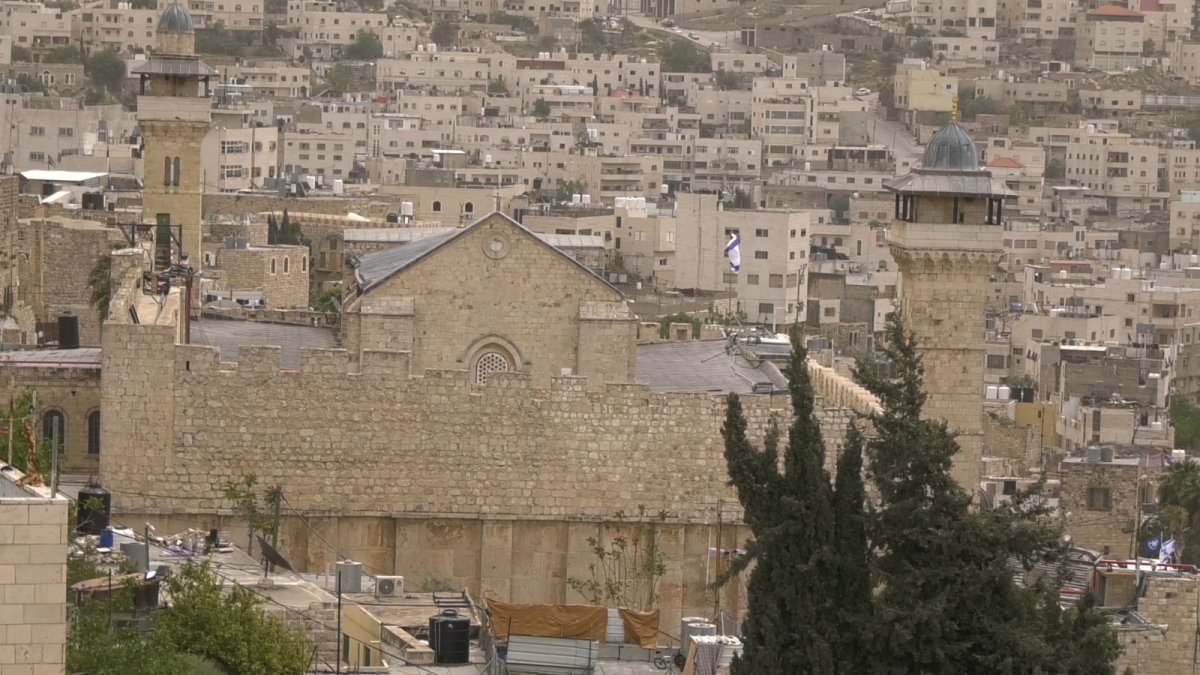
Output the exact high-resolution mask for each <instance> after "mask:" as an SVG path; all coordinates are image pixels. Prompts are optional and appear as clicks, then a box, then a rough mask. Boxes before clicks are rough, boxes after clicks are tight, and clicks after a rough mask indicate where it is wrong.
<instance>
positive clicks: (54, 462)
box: [50, 417, 59, 498]
mask: <svg viewBox="0 0 1200 675" xmlns="http://www.w3.org/2000/svg"><path fill="white" fill-rule="evenodd" d="M58 424H59V418H58V417H55V418H54V422H53V424H52V425H51V427H50V497H51V498H54V497H57V496H58V441H59V430H58Z"/></svg>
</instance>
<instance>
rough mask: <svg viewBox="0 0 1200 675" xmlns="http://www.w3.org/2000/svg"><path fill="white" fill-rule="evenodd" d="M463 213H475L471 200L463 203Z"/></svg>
mask: <svg viewBox="0 0 1200 675" xmlns="http://www.w3.org/2000/svg"><path fill="white" fill-rule="evenodd" d="M463 213H465V214H467V215H471V214H472V213H475V204H473V203H471V202H467V203H466V204H463Z"/></svg>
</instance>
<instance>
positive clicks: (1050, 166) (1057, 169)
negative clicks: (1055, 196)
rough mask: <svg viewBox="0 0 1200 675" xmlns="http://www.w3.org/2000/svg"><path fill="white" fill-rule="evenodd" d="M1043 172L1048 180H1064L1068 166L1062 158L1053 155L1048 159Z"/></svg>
mask: <svg viewBox="0 0 1200 675" xmlns="http://www.w3.org/2000/svg"><path fill="white" fill-rule="evenodd" d="M1042 173H1043V175H1044V176H1045V178H1046V180H1062V179H1063V178H1065V177H1066V175H1067V167H1066V165H1065V164H1063V161H1062V160H1061V159H1058V158H1057V157H1051V158H1050V159H1048V160H1046V168H1045V169H1044V170H1043V171H1042Z"/></svg>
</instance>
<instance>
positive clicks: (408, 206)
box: [400, 202, 413, 218]
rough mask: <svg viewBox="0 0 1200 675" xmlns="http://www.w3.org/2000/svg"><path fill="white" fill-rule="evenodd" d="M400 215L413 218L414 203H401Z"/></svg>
mask: <svg viewBox="0 0 1200 675" xmlns="http://www.w3.org/2000/svg"><path fill="white" fill-rule="evenodd" d="M400 215H402V216H407V217H409V218H412V216H413V203H412V202H400Z"/></svg>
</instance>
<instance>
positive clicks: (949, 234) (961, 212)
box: [885, 122, 1009, 490]
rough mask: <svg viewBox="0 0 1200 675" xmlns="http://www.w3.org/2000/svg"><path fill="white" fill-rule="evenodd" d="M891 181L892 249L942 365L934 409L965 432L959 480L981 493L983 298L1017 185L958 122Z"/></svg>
mask: <svg viewBox="0 0 1200 675" xmlns="http://www.w3.org/2000/svg"><path fill="white" fill-rule="evenodd" d="M885 187H886V188H887V189H888V190H889V191H890V192H893V193H895V194H896V212H895V220H894V221H893V224H892V229H891V248H892V255H893V256H895V258H896V262H897V263H898V264H899V266H900V278H901V286H900V302H901V308H902V311H903V314H902V316H903V318H904V325H905V329H906V330H908V331H911V332H913V333H914V334H915V335H916V338H917V344H918V347H919V348H920V350H921V353H922V354H923V356H924V359H925V361H926V363H936V364H938V366H937V368H936V369H933V370H930V371H927V374H926V381H925V386H926V390H927V392H928V395H929V398H928V402H927V403H926V404H925V414H926V415H928V416H929V417H933V418H935V419H943V420H945V421H946V422H947V424H948V425H949V426H950V428H951V429H953V430H954V431H955V433H957V434H958V442H959V445H960V446H961V449H960V450H959V453H958V455H957V456H956V457H955V462H954V469H953V472H954V477H955V479H956V480H958V482H959V484H960V485H962V486H964V487H965V488H967V489H971V490H973V489H974V487H973V486H974V485H975V484H976V483H977V482H978V480H979V477H980V475H981V469H982V453H983V448H982V441H983V436H982V433H983V394H984V391H983V386H984V383H983V367H984V355H985V354H984V351H985V350H984V340H983V325H982V322H983V318H984V304H985V297H986V291H987V282H988V278H989V276H990V275H991V274H993V272H994V271H995V269H996V265H997V264H998V263H999V262H1000V258H1001V255H1002V249H1001V248H1000V238H1001V237H1000V234H1001V231H1002V227H1001V222H1002V208H1003V207H1002V204H1003V201H1004V199H1005V197H1006V196H1007V195H1008V194H1009V191H1008V190H1007V189H1006V188H1005V187H1004V185H1003V184H1001V183H999V182H997V181H995V180H994V179H993V178H992V175H991V173H990V172H989V171H987V170H986V169H983V168H981V167H980V164H979V151H978V149H977V148H976V147H975V142H974V141H973V140H971V137H970V136H968V135H967V133H966V131H964V130H963V128H962V127H961V126H959V125H958V123H956V122H951V123H950V124H949V125H947V126H946V127H944V128H943V129H942V130H940V131H939V132H938V133H937V134H935V135H934V137H933V138H932V139H930V141H929V145H928V146H927V147H926V148H925V155H924V157H923V159H922V166H921V168H919V169H915V170H914V171H913V172H912V173H910V174H908V175H906V176H902V177H900V178H897V179H895V180H893V181H891V182H889V183H887V184H886V185H885Z"/></svg>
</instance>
